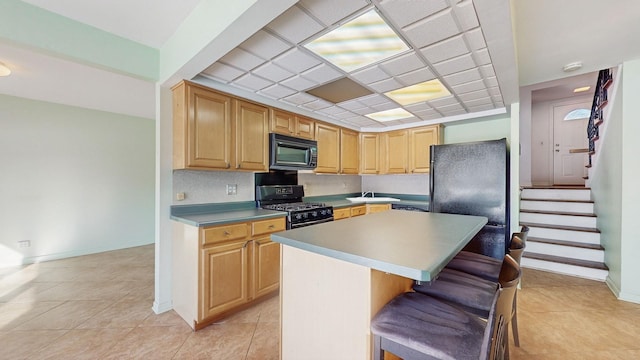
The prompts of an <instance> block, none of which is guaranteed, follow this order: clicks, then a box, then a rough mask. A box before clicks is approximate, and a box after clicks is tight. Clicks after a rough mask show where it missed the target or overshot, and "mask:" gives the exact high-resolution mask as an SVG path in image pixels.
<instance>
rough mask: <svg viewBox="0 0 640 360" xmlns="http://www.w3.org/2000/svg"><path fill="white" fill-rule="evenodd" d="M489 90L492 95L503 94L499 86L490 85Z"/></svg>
mask: <svg viewBox="0 0 640 360" xmlns="http://www.w3.org/2000/svg"><path fill="white" fill-rule="evenodd" d="M487 91H489V94H491V96H502V94H501V93H500V88H499V87H497V86H493V87H489V88H488V89H487Z"/></svg>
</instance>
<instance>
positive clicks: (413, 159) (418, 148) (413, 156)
mask: <svg viewBox="0 0 640 360" xmlns="http://www.w3.org/2000/svg"><path fill="white" fill-rule="evenodd" d="M441 141H442V126H441V125H431V126H425V127H420V128H414V129H409V172H411V173H428V172H429V168H430V163H429V154H430V149H429V146H431V145H435V144H440V143H441Z"/></svg>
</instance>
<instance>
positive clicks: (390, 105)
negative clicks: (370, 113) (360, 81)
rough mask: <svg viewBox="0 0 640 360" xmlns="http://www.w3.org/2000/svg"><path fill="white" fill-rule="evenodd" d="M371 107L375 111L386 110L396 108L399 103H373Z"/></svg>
mask: <svg viewBox="0 0 640 360" xmlns="http://www.w3.org/2000/svg"><path fill="white" fill-rule="evenodd" d="M371 107H372V108H373V109H374V110H375V111H385V110H391V109H396V108H397V107H398V104H396V103H391V102H388V103H384V104H377V105H371Z"/></svg>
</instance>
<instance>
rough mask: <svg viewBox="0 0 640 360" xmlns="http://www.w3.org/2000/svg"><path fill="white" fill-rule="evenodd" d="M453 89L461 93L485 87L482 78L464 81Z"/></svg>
mask: <svg viewBox="0 0 640 360" xmlns="http://www.w3.org/2000/svg"><path fill="white" fill-rule="evenodd" d="M452 88H453V91H454V92H455V93H456V94H458V95H460V94H464V93H468V92H472V91H477V90H482V89H484V88H485V86H484V82H483V81H482V80H476V81H471V82H468V83H464V84H461V85H456V86H453V87H452Z"/></svg>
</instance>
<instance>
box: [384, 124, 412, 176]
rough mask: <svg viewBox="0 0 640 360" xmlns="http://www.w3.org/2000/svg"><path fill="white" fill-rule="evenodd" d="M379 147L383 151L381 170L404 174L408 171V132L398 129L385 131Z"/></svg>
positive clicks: (386, 172) (388, 172) (387, 172)
mask: <svg viewBox="0 0 640 360" xmlns="http://www.w3.org/2000/svg"><path fill="white" fill-rule="evenodd" d="M382 139H383V141H382V144H381V147H382V149H384V150H383V153H384V157H383V159H382V163H383V164H384V166H382V172H383V173H385V174H406V173H407V172H409V132H408V131H407V130H398V131H391V132H388V133H385V134H384V136H383V137H382Z"/></svg>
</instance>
